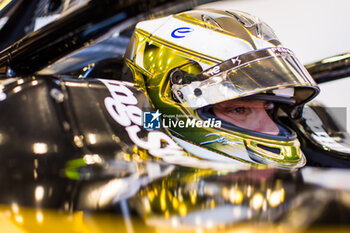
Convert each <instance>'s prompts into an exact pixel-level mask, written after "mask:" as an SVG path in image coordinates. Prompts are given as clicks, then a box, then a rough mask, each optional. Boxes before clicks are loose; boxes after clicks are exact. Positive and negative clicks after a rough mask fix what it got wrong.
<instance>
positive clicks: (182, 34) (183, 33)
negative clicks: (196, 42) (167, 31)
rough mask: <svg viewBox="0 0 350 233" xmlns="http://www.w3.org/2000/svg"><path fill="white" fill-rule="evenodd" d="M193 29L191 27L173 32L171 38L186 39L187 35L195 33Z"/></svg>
mask: <svg viewBox="0 0 350 233" xmlns="http://www.w3.org/2000/svg"><path fill="white" fill-rule="evenodd" d="M193 30H194V29H193V28H190V27H180V28H176V29H175V30H174V31H172V33H171V36H172V37H173V38H184V37H185V36H186V34H187V33H190V32H193Z"/></svg>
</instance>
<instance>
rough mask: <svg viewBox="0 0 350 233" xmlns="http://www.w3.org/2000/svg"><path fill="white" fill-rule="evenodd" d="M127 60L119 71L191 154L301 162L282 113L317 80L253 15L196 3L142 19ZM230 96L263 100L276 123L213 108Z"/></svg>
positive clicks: (294, 110)
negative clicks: (259, 124) (240, 119)
mask: <svg viewBox="0 0 350 233" xmlns="http://www.w3.org/2000/svg"><path fill="white" fill-rule="evenodd" d="M125 61H126V66H127V67H128V71H131V72H125V73H130V74H132V77H133V79H134V81H135V83H137V85H138V86H140V87H141V88H143V89H144V90H145V92H146V93H147V94H148V95H149V97H150V99H151V100H152V103H153V104H154V106H155V108H156V109H158V110H159V111H160V112H161V113H162V124H163V127H165V128H166V129H167V130H168V131H169V132H170V134H171V135H172V136H173V137H174V139H175V140H176V141H177V142H178V143H179V144H180V145H181V146H182V147H183V148H185V149H186V150H187V151H189V152H191V153H192V154H193V155H194V156H197V157H201V158H204V159H209V160H218V161H224V162H235V163H244V164H251V165H254V164H261V163H263V164H269V165H273V166H275V167H280V168H298V167H302V166H304V165H305V162H306V160H305V156H304V155H303V153H302V151H301V149H300V143H299V141H298V139H297V135H296V133H295V132H294V131H293V130H292V129H290V128H289V127H288V126H287V125H285V124H284V123H283V119H284V118H298V117H300V116H301V113H302V108H303V105H304V103H306V102H307V101H309V100H311V99H312V98H314V97H315V96H316V95H317V94H318V92H319V88H318V87H317V85H316V83H315V82H314V80H313V79H312V78H311V76H310V75H309V74H308V72H307V70H306V69H305V68H304V66H303V65H302V64H301V63H300V62H299V61H298V59H297V58H296V57H295V55H294V53H293V52H292V51H291V50H289V49H288V48H285V47H283V46H282V44H281V43H280V41H279V40H278V38H277V36H276V35H275V33H274V32H273V30H272V29H271V28H270V27H269V26H268V25H267V24H265V23H264V22H263V21H261V20H260V19H259V18H258V17H255V16H252V15H250V14H247V13H244V12H240V11H233V10H232V11H231V10H230V11H229V10H218V9H198V10H191V11H187V12H182V13H178V14H175V15H171V16H168V17H163V18H157V19H151V20H147V21H143V22H140V23H138V24H137V25H136V28H135V31H134V33H133V35H132V38H131V41H130V43H129V46H128V49H127V51H126V55H125ZM236 100H238V101H241V103H243V107H244V106H245V104H247V105H249V106H250V105H251V103H258V104H259V105H262V106H263V111H264V113H263V114H265V115H267V116H268V120H267V121H266V123H265V124H270V125H271V124H272V123H271V122H273V124H274V125H273V127H272V128H274V129H275V131H274V132H265V131H266V130H265V131H264V130H255V129H254V128H249V127H245V126H242V125H239V124H235V123H233V122H232V121H230V120H227V119H225V118H223V117H220V114H217V112H220V108H218V107H217V106H220V104H221V105H225V104H228V105H230V101H233V102H234V101H236ZM241 105H242V104H241ZM266 106H268V107H266ZM221 107H222V106H221ZM215 108H217V109H215ZM252 108H253V107H252ZM257 108H258V107H257ZM221 110H222V109H221ZM236 110H237V109H236ZM253 110H254V109H253ZM225 111H227V109H226V110H225ZM257 111H260V110H257ZM260 112H261V111H260ZM265 117H266V116H265ZM252 122H253V123H254V119H253V121H252ZM268 122H269V123H268ZM263 124H264V121H263Z"/></svg>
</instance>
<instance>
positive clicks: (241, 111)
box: [229, 107, 247, 114]
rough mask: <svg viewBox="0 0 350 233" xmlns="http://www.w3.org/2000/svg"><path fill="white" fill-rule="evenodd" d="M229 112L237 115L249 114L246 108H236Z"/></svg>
mask: <svg viewBox="0 0 350 233" xmlns="http://www.w3.org/2000/svg"><path fill="white" fill-rule="evenodd" d="M229 112H231V113H235V114H245V113H246V112H247V108H246V107H236V108H233V109H231V110H230V111H229Z"/></svg>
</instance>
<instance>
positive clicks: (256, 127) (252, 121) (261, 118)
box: [213, 100, 279, 135]
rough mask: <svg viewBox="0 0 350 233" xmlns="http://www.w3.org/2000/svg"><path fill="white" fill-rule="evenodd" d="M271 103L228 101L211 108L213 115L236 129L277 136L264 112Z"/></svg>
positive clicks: (272, 122) (276, 128) (277, 130)
mask: <svg viewBox="0 0 350 233" xmlns="http://www.w3.org/2000/svg"><path fill="white" fill-rule="evenodd" d="M273 107H274V106H273V103H271V102H268V101H264V100H229V101H225V102H222V103H218V104H215V105H214V106H213V111H214V114H215V115H216V116H217V117H218V118H220V119H222V120H224V121H227V122H230V123H232V124H234V125H236V126H238V127H241V128H244V129H248V130H253V131H257V132H261V133H266V134H271V135H277V134H278V133H279V129H278V127H277V125H276V123H275V122H274V121H273V120H272V119H271V118H270V116H269V114H268V113H267V112H266V110H268V109H272V108H273Z"/></svg>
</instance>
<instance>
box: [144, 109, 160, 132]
mask: <svg viewBox="0 0 350 233" xmlns="http://www.w3.org/2000/svg"><path fill="white" fill-rule="evenodd" d="M161 115H162V114H161V113H160V112H159V110H157V111H156V112H154V111H153V112H144V113H143V128H145V129H160V116H161Z"/></svg>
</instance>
